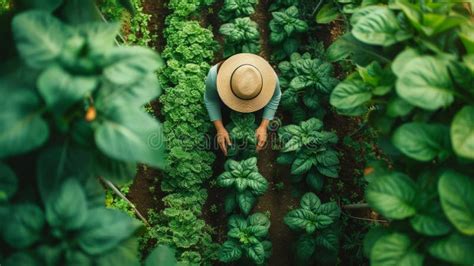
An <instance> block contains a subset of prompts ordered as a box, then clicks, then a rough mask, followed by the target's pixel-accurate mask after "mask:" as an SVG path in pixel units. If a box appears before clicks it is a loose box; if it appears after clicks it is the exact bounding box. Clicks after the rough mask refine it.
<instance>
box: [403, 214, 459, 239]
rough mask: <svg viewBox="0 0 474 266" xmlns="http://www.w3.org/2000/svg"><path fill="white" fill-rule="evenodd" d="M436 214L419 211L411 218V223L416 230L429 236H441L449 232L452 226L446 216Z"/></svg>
mask: <svg viewBox="0 0 474 266" xmlns="http://www.w3.org/2000/svg"><path fill="white" fill-rule="evenodd" d="M439 216H440V215H435V214H424V213H417V214H416V215H415V216H413V217H412V218H411V219H410V224H411V226H412V227H413V229H415V231H417V232H419V233H420V234H424V235H428V236H440V235H444V234H446V233H448V232H449V231H450V230H451V226H450V225H449V223H448V221H446V220H445V219H444V217H439Z"/></svg>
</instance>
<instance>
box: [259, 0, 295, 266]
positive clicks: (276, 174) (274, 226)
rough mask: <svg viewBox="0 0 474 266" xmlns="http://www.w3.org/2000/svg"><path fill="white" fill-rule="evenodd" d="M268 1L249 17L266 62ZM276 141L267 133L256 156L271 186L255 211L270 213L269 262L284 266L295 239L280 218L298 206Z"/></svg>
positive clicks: (260, 3) (272, 133)
mask: <svg viewBox="0 0 474 266" xmlns="http://www.w3.org/2000/svg"><path fill="white" fill-rule="evenodd" d="M270 4H271V1H268V0H260V1H259V3H258V5H257V9H256V12H255V13H254V14H253V15H252V16H251V18H252V20H254V21H255V22H257V24H258V27H259V30H260V40H261V42H260V43H261V47H262V50H261V52H260V56H262V57H263V58H265V59H267V60H268V61H270V55H271V50H270V46H269V43H268V39H269V35H270V30H269V27H268V23H269V22H270V19H271V18H272V15H271V13H270V12H268V8H269V6H270ZM276 143H277V134H276V132H275V131H272V132H269V138H268V140H267V144H268V145H266V147H265V149H264V150H263V151H261V152H260V154H259V156H258V168H259V171H260V173H261V174H262V175H263V176H264V177H265V178H266V179H267V180H268V181H269V183H270V187H269V189H268V191H267V192H266V193H265V194H264V195H262V196H261V197H260V198H259V199H258V203H257V205H256V207H255V209H254V212H263V213H265V212H270V221H271V226H270V240H271V242H272V245H273V248H272V256H271V257H270V260H269V263H268V265H272V266H280V265H281V266H287V265H292V264H293V254H294V252H293V248H292V243H294V241H295V236H294V234H293V233H292V232H291V231H290V229H289V228H288V227H287V226H286V224H285V223H284V221H283V219H284V217H285V215H286V214H287V213H288V211H289V210H290V209H292V208H294V207H295V206H297V204H298V200H297V199H296V198H294V197H292V196H291V185H290V183H289V179H288V178H286V176H288V175H289V169H288V167H283V166H281V165H278V164H276V158H277V156H278V151H277V150H275V149H274V147H272V146H274V144H276ZM277 184H278V186H277ZM282 184H283V186H282Z"/></svg>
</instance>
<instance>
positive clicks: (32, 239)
mask: <svg viewBox="0 0 474 266" xmlns="http://www.w3.org/2000/svg"><path fill="white" fill-rule="evenodd" d="M44 225H45V219H44V214H43V211H42V210H41V209H40V208H39V207H38V206H36V205H33V204H30V203H23V204H17V205H14V206H11V208H10V216H9V219H8V221H5V222H4V223H3V224H2V226H4V228H2V233H3V240H4V241H5V242H6V243H8V244H9V245H10V246H12V247H14V248H17V249H22V248H27V247H29V246H30V245H32V244H34V243H36V242H37V241H38V240H40V239H41V236H42V232H43V227H44Z"/></svg>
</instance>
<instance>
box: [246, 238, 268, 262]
mask: <svg viewBox="0 0 474 266" xmlns="http://www.w3.org/2000/svg"><path fill="white" fill-rule="evenodd" d="M247 252H248V256H249V258H250V259H251V260H252V261H253V262H255V264H262V263H263V262H264V261H265V249H264V248H263V245H262V243H255V244H253V245H252V246H250V247H249V248H248V250H247Z"/></svg>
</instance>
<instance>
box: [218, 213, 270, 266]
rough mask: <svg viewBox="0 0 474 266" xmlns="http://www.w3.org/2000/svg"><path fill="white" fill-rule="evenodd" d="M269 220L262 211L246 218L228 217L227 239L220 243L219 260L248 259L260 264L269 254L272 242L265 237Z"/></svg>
mask: <svg viewBox="0 0 474 266" xmlns="http://www.w3.org/2000/svg"><path fill="white" fill-rule="evenodd" d="M269 228H270V220H269V219H268V218H267V216H265V215H264V214H262V213H254V214H252V215H250V216H249V217H248V218H247V219H245V218H244V217H242V216H236V215H234V216H231V217H230V218H229V231H228V233H227V237H228V240H227V241H226V242H224V244H222V247H221V249H220V251H219V260H220V261H222V262H232V261H238V260H241V261H250V262H252V263H254V264H256V265H262V264H264V262H265V259H267V258H269V257H270V255H271V249H272V243H271V242H270V241H268V240H266V239H267V236H268V229H269Z"/></svg>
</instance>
